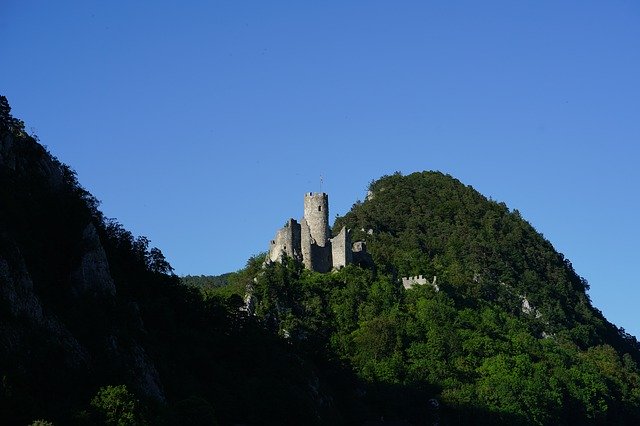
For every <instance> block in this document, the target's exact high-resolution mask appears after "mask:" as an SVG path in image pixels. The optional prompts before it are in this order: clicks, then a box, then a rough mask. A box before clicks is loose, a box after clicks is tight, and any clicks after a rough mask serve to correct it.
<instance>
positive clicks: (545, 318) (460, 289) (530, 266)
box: [334, 172, 638, 361]
mask: <svg viewBox="0 0 640 426" xmlns="http://www.w3.org/2000/svg"><path fill="white" fill-rule="evenodd" d="M344 225H346V226H347V227H350V228H352V229H353V230H354V238H356V239H357V238H362V239H366V240H367V243H368V246H369V250H370V251H371V253H372V255H373V256H374V258H375V261H376V264H377V265H378V266H379V267H381V268H382V270H383V271H387V272H391V273H393V274H394V275H395V276H398V277H400V276H415V275H418V274H422V275H425V276H428V277H429V278H431V277H437V280H438V282H439V283H441V284H444V285H445V286H446V285H449V286H450V287H451V288H453V289H454V290H455V292H456V293H457V294H459V295H461V296H469V297H475V298H482V299H486V300H490V301H498V302H500V304H501V306H503V307H504V308H505V309H507V310H509V311H510V312H513V313H518V312H519V311H520V312H521V311H522V309H523V303H524V304H526V305H527V306H528V308H525V309H526V310H531V311H533V310H535V313H536V314H535V315H534V316H538V318H537V322H538V325H539V328H540V332H541V333H543V332H544V333H545V334H546V335H551V334H556V333H563V334H565V335H567V336H568V337H569V338H570V339H571V340H573V341H575V342H576V343H577V344H579V345H581V346H582V347H588V346H593V345H597V344H602V343H605V342H606V343H609V344H613V345H614V346H615V347H617V348H619V349H620V350H623V351H627V352H630V353H631V354H633V356H634V357H637V355H638V344H637V342H636V341H635V339H634V338H633V337H632V336H628V335H626V334H625V333H624V332H622V331H621V330H618V329H617V328H616V327H615V326H613V325H612V324H610V323H609V322H608V321H606V319H605V318H604V317H603V316H602V314H601V313H600V312H599V311H598V310H597V309H594V308H593V307H592V305H591V303H590V300H589V297H588V295H587V293H586V290H588V288H589V287H588V284H587V282H586V281H585V280H584V279H583V278H581V277H580V276H579V275H578V274H576V272H575V271H574V270H573V267H572V265H571V262H569V260H568V259H566V258H565V257H564V255H562V254H561V253H558V252H556V251H555V249H554V248H553V246H552V245H551V243H550V242H549V241H547V240H546V239H545V238H544V237H543V236H542V235H540V234H539V233H538V232H537V231H536V230H535V229H534V228H533V227H532V226H531V225H530V224H529V223H528V222H526V221H525V220H524V219H522V217H521V216H520V213H519V212H518V211H517V210H514V211H510V210H509V209H508V208H507V206H506V205H505V204H504V203H497V202H493V201H490V200H487V199H486V198H485V197H484V196H482V195H481V194H480V193H478V192H477V191H475V190H474V189H473V188H471V187H469V186H465V185H463V184H462V183H460V182H459V181H458V180H456V179H454V178H452V177H450V176H447V175H443V174H441V173H437V172H423V173H414V174H411V175H408V176H401V175H399V174H396V175H393V176H386V177H383V178H381V179H379V180H378V181H376V182H373V183H372V184H371V186H370V190H369V195H368V200H367V201H366V202H364V203H358V204H356V205H355V206H354V207H353V209H352V210H351V211H350V212H349V213H348V214H347V215H346V216H345V217H343V218H339V219H338V220H337V221H336V223H335V226H334V230H335V229H340V228H341V227H342V226H344ZM363 230H371V231H369V232H372V235H368V234H367V233H366V232H364V231H363ZM525 298H526V302H525ZM636 361H638V358H636Z"/></svg>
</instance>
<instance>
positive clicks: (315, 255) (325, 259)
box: [311, 243, 332, 272]
mask: <svg viewBox="0 0 640 426" xmlns="http://www.w3.org/2000/svg"><path fill="white" fill-rule="evenodd" d="M311 264H312V266H313V268H312V270H314V271H316V272H329V271H331V264H332V262H331V245H330V243H328V244H326V245H325V246H324V247H323V246H319V245H317V244H311Z"/></svg>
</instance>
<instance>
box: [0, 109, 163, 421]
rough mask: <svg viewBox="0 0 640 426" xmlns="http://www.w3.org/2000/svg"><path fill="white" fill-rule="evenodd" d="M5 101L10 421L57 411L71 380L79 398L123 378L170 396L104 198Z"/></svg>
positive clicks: (2, 325) (0, 142)
mask: <svg viewBox="0 0 640 426" xmlns="http://www.w3.org/2000/svg"><path fill="white" fill-rule="evenodd" d="M5 101H6V100H5ZM2 106H3V108H4V110H3V111H2V122H1V124H0V319H1V321H0V374H1V375H2V377H1V379H2V380H1V383H0V410H1V411H0V419H4V418H8V417H13V418H16V417H17V418H20V415H19V414H18V415H17V414H16V413H20V412H24V416H25V417H24V419H25V420H28V419H29V418H33V416H34V415H36V414H37V412H38V411H42V412H47V413H50V412H51V411H52V409H51V407H49V406H48V404H49V401H52V400H54V399H52V398H51V395H55V394H57V393H59V392H65V391H67V390H68V389H69V388H70V384H73V386H75V387H76V388H77V389H78V392H77V394H76V395H74V396H70V398H69V401H68V403H69V404H74V403H75V401H73V399H74V397H81V395H85V394H86V393H91V392H92V391H93V389H91V388H94V387H95V384H96V383H101V382H102V383H110V382H111V381H114V380H115V381H120V382H126V383H127V384H129V385H130V386H131V387H132V388H133V389H135V390H136V391H137V393H138V394H139V395H142V396H143V397H146V398H149V399H153V400H157V401H163V400H164V398H165V397H164V391H163V386H162V384H161V381H160V377H159V374H158V372H157V370H156V367H155V366H154V364H153V362H151V360H150V358H149V356H148V355H147V351H146V350H145V347H144V342H143V341H142V340H143V339H142V338H141V337H140V336H143V335H144V333H145V330H144V326H143V321H142V319H141V317H140V313H139V310H138V308H137V305H136V304H135V301H132V300H127V298H126V297H125V298H122V297H119V295H118V289H117V286H116V283H115V280H114V278H113V277H112V274H111V267H110V264H109V259H108V256H107V253H106V251H105V248H104V246H103V243H102V241H101V236H100V233H101V232H100V231H99V230H100V229H101V228H104V225H103V223H102V222H101V221H102V217H101V216H100V215H99V213H97V210H96V209H95V205H96V202H95V199H93V198H92V197H90V196H89V195H88V193H87V192H86V191H84V190H83V189H82V188H81V187H80V186H79V185H78V184H77V181H76V180H75V175H74V173H73V171H71V170H70V169H69V168H68V167H66V166H64V165H63V164H61V163H60V162H59V161H58V160H57V159H55V158H54V157H53V156H51V155H50V154H49V153H48V152H47V150H46V149H45V148H43V147H42V146H41V145H40V144H39V143H38V142H37V140H36V139H34V138H33V137H31V136H29V135H27V134H26V133H25V132H24V129H23V128H22V126H21V123H20V122H19V121H17V120H15V119H12V118H11V116H10V114H9V113H8V110H7V108H6V104H4V103H3V105H2ZM123 312H124V313H125V314H123ZM122 315H126V318H127V321H126V322H123V321H120V320H118V318H119V317H120V316H122ZM82 390H85V391H86V392H83V391H82ZM26 399H29V401H27V400H26ZM59 402H60V401H59V399H55V403H56V404H59ZM58 409H59V410H64V409H65V407H58ZM34 411H35V412H34ZM54 411H55V410H54Z"/></svg>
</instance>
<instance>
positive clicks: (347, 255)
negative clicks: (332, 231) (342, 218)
mask: <svg viewBox="0 0 640 426" xmlns="http://www.w3.org/2000/svg"><path fill="white" fill-rule="evenodd" d="M331 257H332V266H333V268H334V269H340V268H344V267H345V266H347V265H348V264H350V263H352V252H351V233H350V232H349V230H348V229H347V228H346V227H343V228H342V230H341V231H340V233H339V234H338V235H336V236H335V237H333V238H332V239H331Z"/></svg>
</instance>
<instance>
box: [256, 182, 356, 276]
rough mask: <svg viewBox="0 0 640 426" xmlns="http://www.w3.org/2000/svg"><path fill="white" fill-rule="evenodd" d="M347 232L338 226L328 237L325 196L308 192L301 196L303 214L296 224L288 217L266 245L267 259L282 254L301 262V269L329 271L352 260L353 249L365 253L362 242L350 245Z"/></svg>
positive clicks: (271, 259) (324, 194) (327, 211)
mask: <svg viewBox="0 0 640 426" xmlns="http://www.w3.org/2000/svg"><path fill="white" fill-rule="evenodd" d="M350 234H351V233H350V231H349V230H348V229H346V228H342V230H341V231H340V233H339V234H338V235H336V236H335V237H333V238H331V230H330V228H329V197H328V195H327V194H326V193H324V192H321V193H313V192H308V193H306V194H305V195H304V216H303V218H302V219H301V220H300V223H298V222H297V221H296V220H295V219H289V220H288V221H287V223H286V224H285V225H284V227H283V228H281V229H280V230H278V232H277V233H276V236H275V238H274V239H273V240H271V244H270V245H269V255H268V256H267V261H268V262H281V261H282V258H283V256H288V257H291V258H293V259H295V260H298V261H301V262H302V263H303V264H304V266H305V268H307V269H310V270H312V271H316V272H329V271H331V270H333V269H340V268H342V267H344V266H346V265H348V264H350V263H353V257H354V251H355V252H356V253H357V255H358V256H361V255H362V254H364V253H366V246H365V244H364V242H363V241H358V242H356V243H355V244H353V245H352V244H351V235H350Z"/></svg>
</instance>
